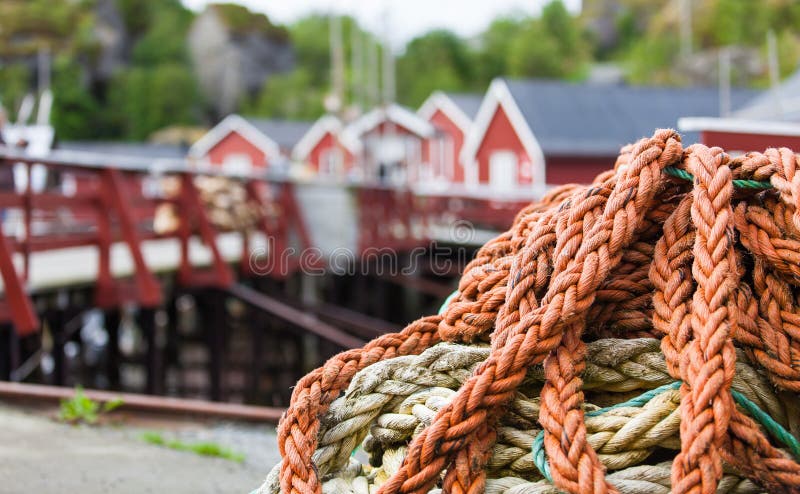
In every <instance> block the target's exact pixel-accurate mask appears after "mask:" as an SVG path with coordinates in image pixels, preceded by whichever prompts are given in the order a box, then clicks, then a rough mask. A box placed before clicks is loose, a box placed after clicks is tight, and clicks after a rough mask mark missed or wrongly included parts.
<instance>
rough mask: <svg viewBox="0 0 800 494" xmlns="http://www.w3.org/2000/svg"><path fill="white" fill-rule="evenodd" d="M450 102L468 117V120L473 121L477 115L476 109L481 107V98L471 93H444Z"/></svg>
mask: <svg viewBox="0 0 800 494" xmlns="http://www.w3.org/2000/svg"><path fill="white" fill-rule="evenodd" d="M445 95H447V97H448V98H450V101H452V102H453V103H455V104H456V106H457V107H458V108H459V109H460V110H461V111H462V112H464V114H465V115H466V116H467V117H469V119H470V120H475V116H476V115H477V114H478V109H479V108H480V107H481V102H482V101H483V96H482V95H480V94H473V93H445Z"/></svg>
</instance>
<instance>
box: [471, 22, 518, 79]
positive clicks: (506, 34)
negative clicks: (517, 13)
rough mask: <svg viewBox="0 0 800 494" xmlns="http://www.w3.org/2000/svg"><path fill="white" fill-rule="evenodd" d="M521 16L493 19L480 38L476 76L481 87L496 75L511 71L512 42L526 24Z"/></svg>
mask: <svg viewBox="0 0 800 494" xmlns="http://www.w3.org/2000/svg"><path fill="white" fill-rule="evenodd" d="M524 24H525V23H524V20H523V19H520V18H512V17H501V18H498V19H495V20H494V21H492V23H491V24H489V27H488V28H487V29H486V31H484V32H483V34H481V36H480V38H479V42H480V46H479V48H478V52H477V54H476V64H475V65H476V67H475V72H476V74H475V76H476V83H477V85H478V86H479V87H484V86H487V85H488V84H489V82H491V80H492V79H494V78H495V77H499V76H501V75H505V74H508V73H509V68H508V59H509V53H510V52H511V44H512V43H513V41H514V40H515V39H516V38H517V37H518V36H519V34H520V32H521V31H522V29H523V26H524Z"/></svg>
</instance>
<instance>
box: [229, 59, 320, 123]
mask: <svg viewBox="0 0 800 494" xmlns="http://www.w3.org/2000/svg"><path fill="white" fill-rule="evenodd" d="M325 91H326V88H324V87H319V86H316V87H315V85H314V84H313V82H312V76H311V74H310V72H309V71H308V70H307V69H306V68H305V67H301V68H297V69H295V70H293V71H292V72H289V73H288V74H279V75H274V76H272V77H270V78H269V80H268V81H267V83H266V84H265V85H264V88H263V90H262V91H261V94H260V95H259V96H258V98H257V99H256V100H255V101H254V102H251V103H249V104H245V106H244V108H243V110H244V113H246V114H250V115H260V116H269V117H275V118H296V119H303V120H312V119H315V118H317V117H319V116H320V115H322V114H323V113H324V111H325V110H324V108H323V106H322V102H323V99H324V97H325V96H324V95H325Z"/></svg>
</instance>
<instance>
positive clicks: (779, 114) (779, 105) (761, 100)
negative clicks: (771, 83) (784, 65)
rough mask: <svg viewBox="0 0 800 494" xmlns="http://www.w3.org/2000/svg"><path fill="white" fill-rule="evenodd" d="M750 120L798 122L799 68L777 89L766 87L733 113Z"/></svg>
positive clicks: (799, 112)
mask: <svg viewBox="0 0 800 494" xmlns="http://www.w3.org/2000/svg"><path fill="white" fill-rule="evenodd" d="M734 116H735V117H739V118H748V119H752V120H784V121H789V122H800V70H798V71H796V72H795V73H794V74H792V75H790V76H789V77H788V78H786V80H784V81H783V82H782V83H781V84H780V85H778V87H777V90H774V89H768V90H766V91H764V92H762V93H761V94H759V95H758V96H756V97H755V98H753V99H752V100H751V101H750V102H748V103H747V104H746V105H744V106H743V107H742V108H741V109H739V110H738V111H736V112H735V113H734Z"/></svg>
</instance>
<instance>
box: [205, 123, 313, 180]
mask: <svg viewBox="0 0 800 494" xmlns="http://www.w3.org/2000/svg"><path fill="white" fill-rule="evenodd" d="M310 126H311V124H310V123H308V122H298V121H291V120H266V119H251V118H243V117H240V116H239V115H229V116H227V117H226V118H225V119H223V120H222V121H221V122H220V123H219V124H217V125H216V126H215V127H214V128H212V129H211V130H210V131H209V132H208V133H207V134H206V135H204V136H203V137H202V138H201V139H200V140H198V141H197V142H196V143H195V144H194V145H193V146H192V147H191V149H190V150H189V157H190V159H192V160H193V161H194V162H195V163H196V164H197V165H198V166H219V167H224V168H226V169H227V170H231V171H237V172H247V171H250V170H258V169H264V170H266V169H269V170H270V171H273V172H281V173H283V172H286V171H288V164H289V157H290V155H291V150H292V148H294V146H295V145H296V144H297V142H298V141H299V140H300V139H301V138H302V136H303V135H304V134H305V133H306V132H307V131H308V129H309V127H310Z"/></svg>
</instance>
